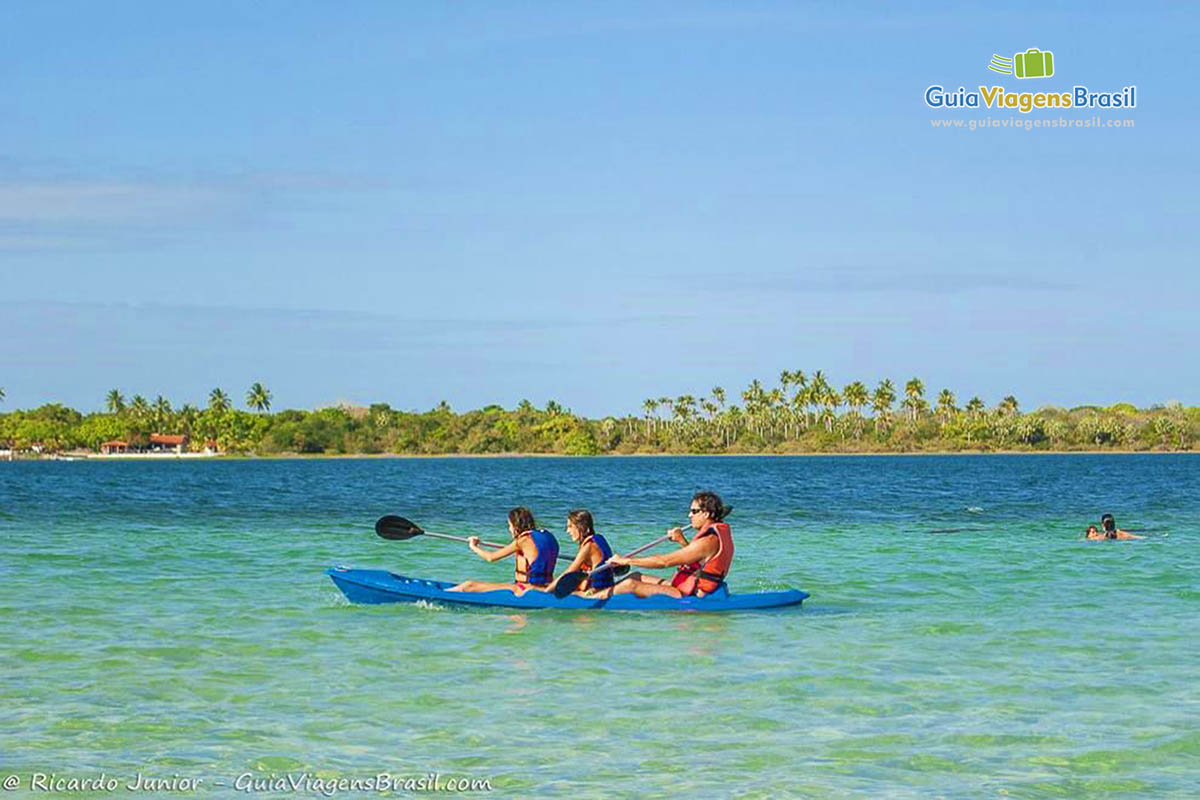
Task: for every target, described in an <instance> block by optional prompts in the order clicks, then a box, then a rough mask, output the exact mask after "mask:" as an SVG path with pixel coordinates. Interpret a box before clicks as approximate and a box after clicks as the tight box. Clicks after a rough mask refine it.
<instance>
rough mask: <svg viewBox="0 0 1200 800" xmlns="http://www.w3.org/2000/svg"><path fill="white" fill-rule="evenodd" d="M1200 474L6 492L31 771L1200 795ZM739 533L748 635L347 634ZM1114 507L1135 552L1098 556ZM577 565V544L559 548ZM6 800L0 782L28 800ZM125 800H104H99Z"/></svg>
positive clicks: (10, 619) (761, 464)
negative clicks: (406, 601) (697, 499)
mask: <svg viewBox="0 0 1200 800" xmlns="http://www.w3.org/2000/svg"><path fill="white" fill-rule="evenodd" d="M1198 467H1200V459H1198V458H1197V457H1195V456H1190V455H1161V456H1141V455H1114V456H1092V455H1079V456H956V457H863V458H857V457H842V458H823V457H819V458H604V459H562V458H547V459H515V458H513V459H507V458H506V459H380V460H296V461H224V460H219V461H205V462H182V461H181V462H154V463H144V462H137V463H132V462H120V463H94V462H79V463H61V462H44V463H43V462H36V463H21V462H18V463H15V464H7V463H0V644H2V645H3V650H2V652H0V773H4V775H8V774H10V773H11V774H16V775H17V776H18V778H19V779H20V780H22V781H24V782H25V783H24V785H26V786H27V784H28V780H29V777H30V776H31V775H32V774H33V773H36V772H43V773H51V772H53V773H56V774H57V775H59V776H60V777H61V776H76V777H88V776H92V775H98V774H99V773H100V772H101V771H105V772H106V773H107V774H108V775H117V776H122V777H123V778H129V777H132V776H134V775H135V774H136V773H138V772H141V773H143V774H146V775H151V776H157V777H166V778H169V777H171V776H172V775H178V776H182V777H191V778H197V779H202V780H203V781H204V784H203V787H204V788H203V789H202V790H201V792H200V794H207V795H211V796H245V793H243V792H239V791H238V790H237V789H236V788H235V783H236V781H237V780H239V776H245V775H247V774H249V775H252V776H255V777H271V776H276V777H286V776H302V775H311V776H315V777H322V778H324V779H330V778H337V777H353V776H369V775H374V774H376V773H379V772H388V773H391V774H393V775H395V776H401V777H402V776H410V777H411V776H417V775H423V774H425V773H428V772H438V773H440V774H442V775H443V776H463V777H474V778H486V779H489V780H491V782H492V784H493V787H494V789H495V790H496V792H498V793H499V794H500V795H501V796H507V795H511V794H516V793H529V792H546V793H550V794H559V793H568V792H571V793H574V794H577V795H579V796H585V797H587V796H597V795H599V794H602V793H603V792H605V791H608V790H611V789H613V788H614V787H622V788H620V791H618V793H621V792H624V791H626V790H628V791H630V792H632V791H635V790H636V791H640V792H645V793H648V794H652V795H657V794H661V793H665V792H670V793H672V794H673V793H676V792H684V791H699V792H702V793H704V794H706V795H709V796H714V795H715V796H731V797H778V796H812V797H830V796H833V797H860V796H864V795H881V794H882V795H888V796H899V797H905V796H912V797H918V796H920V797H927V796H976V795H981V794H984V795H997V794H1002V793H1007V794H1010V795H1016V796H1023V797H1031V796H1034V797H1036V796H1072V797H1074V796H1103V797H1109V796H1111V797H1120V796H1128V797H1150V796H1153V797H1194V796H1196V791H1197V786H1198V781H1200V765H1198V764H1200V733H1197V725H1196V720H1197V718H1198V714H1197V711H1198V710H1200V709H1198V706H1197V701H1196V691H1195V685H1196V680H1197V676H1198V675H1200V651H1198V648H1197V645H1196V631H1197V630H1198V629H1200V582H1198V579H1197V577H1196V576H1197V574H1198V573H1197V568H1198V567H1200V549H1198V548H1197V540H1198V537H1200V522H1197V517H1196V512H1197V510H1198V509H1200V469H1198ZM698 488H712V489H715V490H716V491H718V492H719V493H721V495H722V496H723V497H724V498H725V499H726V500H727V501H728V502H730V503H731V504H733V506H734V507H735V512H734V514H733V515H732V517H731V518H730V521H731V523H733V526H734V530H735V535H736V537H737V542H738V558H737V562H736V563H735V568H734V572H733V574H732V575H731V583H732V584H733V588H734V589H735V590H741V591H753V590H759V589H767V588H779V587H784V586H797V587H800V588H802V589H804V590H806V591H808V592H810V593H811V594H812V598H811V599H810V600H809V601H807V602H806V603H805V606H804V607H803V608H802V609H800V610H794V611H786V612H772V613H751V614H741V615H731V616H720V617H715V616H687V615H684V616H680V615H673V616H671V615H661V614H637V613H634V614H623V615H620V614H613V613H607V614H605V613H567V612H554V611H550V612H539V613H530V614H525V615H514V614H509V613H506V612H504V611H500V610H497V611H495V612H489V611H477V610H475V611H472V610H467V611H460V610H447V609H442V608H437V607H415V606H386V607H360V606H351V605H349V604H347V603H346V602H345V601H344V599H342V597H341V596H340V594H338V592H337V591H336V589H335V588H334V587H333V586H332V584H331V583H330V582H329V580H328V579H327V578H326V577H325V576H324V575H323V574H322V570H323V569H324V568H325V567H326V566H328V565H331V564H354V565H357V566H377V567H386V568H390V569H394V570H396V571H399V572H403V573H405V574H410V575H416V576H421V577H433V578H439V579H446V580H458V579H462V578H467V577H474V578H482V579H491V580H506V579H508V577H509V576H510V575H511V565H507V564H495V565H488V564H485V563H484V562H482V561H481V560H479V559H477V558H475V557H474V556H472V555H471V554H470V553H468V552H467V551H466V548H465V546H462V545H457V544H454V543H449V542H439V541H434V540H430V539H414V540H410V541H407V542H388V541H384V540H381V539H379V538H378V537H376V536H375V535H374V534H373V532H372V524H373V522H374V520H375V519H376V518H377V517H378V516H380V515H382V514H387V513H398V514H403V515H404V516H407V517H409V518H411V519H413V520H415V521H417V522H419V523H421V524H422V525H424V526H425V527H426V528H427V529H429V530H436V531H444V532H448V533H454V534H459V535H469V534H478V535H481V536H483V537H484V538H489V539H493V540H501V541H503V540H504V538H505V536H506V532H505V527H504V515H505V512H506V511H507V509H508V508H509V507H511V506H513V505H517V504H525V505H529V506H531V507H532V508H533V509H534V511H535V512H536V513H537V514H538V515H539V517H540V518H542V520H543V521H544V522H545V523H546V524H547V525H549V526H550V527H552V528H553V529H554V530H556V531H558V530H561V528H562V522H563V518H564V517H565V514H566V512H567V511H568V510H569V509H571V508H574V507H577V506H585V507H588V508H590V509H592V510H593V512H594V513H595V515H596V518H597V522H598V528H599V529H600V530H601V531H602V532H604V533H606V534H607V535H608V536H609V538H610V540H613V541H614V543H615V544H616V546H617V548H618V549H623V550H628V549H632V548H633V547H635V546H637V545H638V544H641V543H643V542H645V541H648V540H649V539H651V538H654V537H655V536H657V535H659V534H660V533H661V532H662V530H663V529H664V528H666V527H667V526H669V525H673V524H681V523H683V522H684V521H685V520H684V512H685V511H686V509H687V505H688V500H689V498H690V495H691V493H692V492H693V491H694V490H696V489H698ZM1105 511H1108V512H1111V513H1113V514H1114V515H1116V517H1117V520H1118V522H1119V523H1120V524H1121V526H1122V527H1124V528H1127V529H1131V530H1132V529H1136V530H1138V531H1142V532H1144V534H1145V536H1146V538H1145V539H1144V540H1141V541H1134V542H1088V541H1083V540H1082V532H1083V529H1084V527H1085V526H1086V525H1087V524H1088V523H1089V522H1094V521H1096V520H1097V519H1098V517H1099V515H1100V514H1101V513H1103V512H1105ZM562 541H563V542H564V543H565V542H566V541H567V540H566V537H565V535H564V536H563V537H562ZM4 775H0V779H2V778H3V777H4ZM97 796H101V795H97Z"/></svg>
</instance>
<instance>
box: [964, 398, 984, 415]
mask: <svg viewBox="0 0 1200 800" xmlns="http://www.w3.org/2000/svg"><path fill="white" fill-rule="evenodd" d="M983 409H984V405H983V401H982V400H980V399H979V398H978V397H972V398H971V399H970V400H968V401H967V415H968V416H972V417H975V416H978V415H979V414H981V413H983Z"/></svg>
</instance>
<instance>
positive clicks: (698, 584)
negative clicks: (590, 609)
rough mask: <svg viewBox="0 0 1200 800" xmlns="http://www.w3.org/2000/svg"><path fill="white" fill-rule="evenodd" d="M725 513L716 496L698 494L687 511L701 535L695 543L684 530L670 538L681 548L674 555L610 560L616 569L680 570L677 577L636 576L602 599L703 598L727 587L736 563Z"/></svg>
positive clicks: (623, 582) (639, 574)
mask: <svg viewBox="0 0 1200 800" xmlns="http://www.w3.org/2000/svg"><path fill="white" fill-rule="evenodd" d="M724 509H725V504H724V503H722V502H721V498H720V497H718V496H717V495H716V493H715V492H697V493H696V494H695V495H694V496H693V497H692V504H691V506H690V507H689V508H688V517H689V519H691V522H692V527H693V528H694V529H695V530H697V531H698V533H697V534H696V538H695V539H693V540H692V541H691V542H688V540H687V537H686V536H684V535H683V529H682V528H672V529H671V530H669V531H667V535H668V536H670V537H671V541H673V542H675V543H676V544H678V545H679V549H678V550H676V551H675V552H674V553H670V554H668V555H665V556H647V557H643V558H626V557H624V556H613V557H612V558H611V559H609V560H610V561H611V562H612V564H613V565H614V566H620V565H621V564H628V565H629V566H631V567H644V568H647V569H663V568H665V567H677V568H678V569H677V570H676V572H675V576H674V577H673V578H672V579H671V580H670V581H667V580H665V579H663V578H655V577H654V576H652V575H643V574H642V573H640V572H635V573H633V574H632V575H630V576H629V577H628V578H626V579H625V580H623V581H621V582H620V583H618V584H617V585H616V586H615V587H613V588H612V589H611V590H610V591H608V592H606V593H605V594H603V595H602V596H604V597H611V596H612V595H614V594H629V593H632V594H635V595H637V596H638V597H651V596H653V595H656V594H665V595H668V596H670V597H674V598H680V597H688V596H692V595H694V596H696V597H703V596H704V595H706V594H711V593H712V592H715V591H716V590H717V589H718V588H719V587H720V586H721V585H722V584H724V583H725V576H726V575H728V574H729V567H730V566H731V564H732V562H733V533H732V532H731V531H730V529H729V525H728V524H726V523H725V521H724Z"/></svg>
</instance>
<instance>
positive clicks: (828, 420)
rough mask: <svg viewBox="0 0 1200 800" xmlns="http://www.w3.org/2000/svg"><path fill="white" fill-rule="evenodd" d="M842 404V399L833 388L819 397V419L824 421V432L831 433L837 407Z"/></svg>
mask: <svg viewBox="0 0 1200 800" xmlns="http://www.w3.org/2000/svg"><path fill="white" fill-rule="evenodd" d="M841 404H842V397H841V395H839V394H838V393H837V392H836V391H834V389H833V387H832V386H831V387H829V388H828V389H826V390H825V394H823V395H822V396H821V407H822V409H821V419H823V420H824V421H825V432H826V433H833V422H834V420H835V419H837V407H838V406H840V405H841Z"/></svg>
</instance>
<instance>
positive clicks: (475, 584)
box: [449, 506, 558, 594]
mask: <svg viewBox="0 0 1200 800" xmlns="http://www.w3.org/2000/svg"><path fill="white" fill-rule="evenodd" d="M508 533H509V535H510V536H512V541H511V542H510V543H508V544H507V545H505V546H504V547H501V548H500V549H499V550H484V549H483V548H482V547H480V546H479V537H478V536H472V537H470V539H468V540H467V546H468V547H470V548H471V552H472V553H474V554H475V555H477V556H479V557H480V558H482V559H483V560H484V561H488V562H492V561H499V560H500V559H502V558H508V557H509V556H514V557H515V559H516V574H515V576H514V580H513V582H512V583H489V582H487V581H464V582H462V583H460V584H459V585H457V586H455V587H452V588H451V589H450V590H449V591H451V592H490V591H493V590H495V589H508V590H510V591H512V593H513V594H524V593H525V590H526V589H531V588H538V589H544V588H545V587H546V586H548V585H549V584H550V582H551V581H552V580H553V579H554V563H555V561H557V559H558V540H557V539H555V538H554V534H552V533H550V531H545V530H541V529H540V528H538V526H537V522H536V521H534V518H533V512H532V511H530V510H529V509H528V508H525V506H518V507H517V508H514V509H513V510H512V511H509V512H508Z"/></svg>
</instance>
